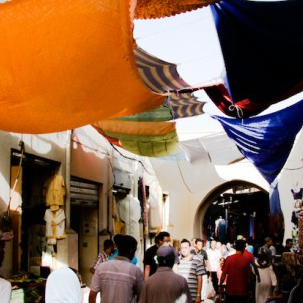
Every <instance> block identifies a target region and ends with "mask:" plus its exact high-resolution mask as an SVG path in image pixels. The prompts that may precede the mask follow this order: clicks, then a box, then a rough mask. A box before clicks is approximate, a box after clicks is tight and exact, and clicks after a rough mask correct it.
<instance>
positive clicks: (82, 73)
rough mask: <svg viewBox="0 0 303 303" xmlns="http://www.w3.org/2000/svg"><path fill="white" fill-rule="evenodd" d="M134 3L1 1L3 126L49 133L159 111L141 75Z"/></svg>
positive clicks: (156, 98)
mask: <svg viewBox="0 0 303 303" xmlns="http://www.w3.org/2000/svg"><path fill="white" fill-rule="evenodd" d="M134 4H135V1H132V0H110V1H107V0H90V1H87V0H64V1H58V0H39V1H37V0H19V1H9V2H5V3H2V4H0V129H2V130H5V131H12V132H19V133H32V134H35V133H48V132H55V131H61V130H66V129H71V128H76V127H79V126H82V125H85V124H90V123H93V122H96V121H99V120H102V119H106V118H109V117H115V116H120V115H124V116H126V115H131V114H136V113H138V112H141V111H145V110H149V109H152V108H156V107H157V106H159V105H160V104H162V103H163V101H164V98H163V97H161V96H158V95H156V94H153V93H151V92H150V91H149V90H148V89H147V88H146V87H145V85H144V84H143V82H142V81H141V79H140V78H139V76H138V72H137V68H136V65H135V61H134V56H133V36H132V17H133V16H132V14H133V12H134Z"/></svg>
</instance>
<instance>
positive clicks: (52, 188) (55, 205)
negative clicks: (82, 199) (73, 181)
mask: <svg viewBox="0 0 303 303" xmlns="http://www.w3.org/2000/svg"><path fill="white" fill-rule="evenodd" d="M44 196H45V200H46V206H50V207H51V210H57V209H59V206H62V205H64V196H65V184H64V179H63V177H62V176H59V175H55V176H54V177H53V178H52V179H49V180H48V181H47V182H46V183H45V184H44Z"/></svg>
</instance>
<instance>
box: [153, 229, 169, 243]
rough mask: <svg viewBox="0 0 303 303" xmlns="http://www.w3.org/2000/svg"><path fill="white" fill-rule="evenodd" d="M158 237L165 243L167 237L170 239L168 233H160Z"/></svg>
mask: <svg viewBox="0 0 303 303" xmlns="http://www.w3.org/2000/svg"><path fill="white" fill-rule="evenodd" d="M156 237H157V238H158V240H159V241H163V240H164V238H165V237H170V234H169V233H168V232H167V231H160V232H159V233H158V235H157V236H156Z"/></svg>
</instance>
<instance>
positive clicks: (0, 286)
mask: <svg viewBox="0 0 303 303" xmlns="http://www.w3.org/2000/svg"><path fill="white" fill-rule="evenodd" d="M11 294H12V286H11V283H10V282H8V281H6V280H4V279H2V278H0V298H1V303H9V302H10V301H11Z"/></svg>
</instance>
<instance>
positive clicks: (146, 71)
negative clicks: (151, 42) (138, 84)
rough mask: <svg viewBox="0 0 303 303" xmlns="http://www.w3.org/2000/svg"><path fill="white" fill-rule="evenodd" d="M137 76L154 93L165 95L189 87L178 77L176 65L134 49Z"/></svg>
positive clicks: (139, 49)
mask: <svg viewBox="0 0 303 303" xmlns="http://www.w3.org/2000/svg"><path fill="white" fill-rule="evenodd" d="M134 54H135V60H136V64H137V67H138V71H139V75H140V77H141V79H142V80H143V81H144V83H145V85H146V86H147V87H148V88H149V89H150V90H151V91H153V92H154V93H158V94H167V93H169V92H177V91H180V90H182V89H186V88H189V87H191V86H190V85H189V84H188V83H186V82H185V81H184V80H183V79H182V78H181V77H180V75H179V73H178V71H177V65H176V64H173V63H169V62H165V61H163V60H160V59H158V58H156V57H154V56H152V55H150V54H148V53H147V52H145V51H144V50H143V49H141V48H139V47H137V48H135V49H134Z"/></svg>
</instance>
